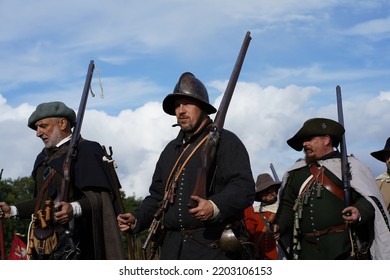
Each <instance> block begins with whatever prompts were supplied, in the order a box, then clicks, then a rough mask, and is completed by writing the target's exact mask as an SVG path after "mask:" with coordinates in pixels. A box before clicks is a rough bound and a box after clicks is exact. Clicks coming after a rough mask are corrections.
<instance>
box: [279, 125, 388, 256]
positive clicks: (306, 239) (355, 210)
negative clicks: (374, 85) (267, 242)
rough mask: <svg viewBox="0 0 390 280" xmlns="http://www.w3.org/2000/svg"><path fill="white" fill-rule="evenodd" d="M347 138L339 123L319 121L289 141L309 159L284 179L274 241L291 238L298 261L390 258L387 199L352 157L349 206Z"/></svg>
mask: <svg viewBox="0 0 390 280" xmlns="http://www.w3.org/2000/svg"><path fill="white" fill-rule="evenodd" d="M343 134H344V127H343V126H342V125H341V124H339V123H338V122H336V121H333V120H331V119H326V118H314V119H309V120H307V121H306V122H305V123H304V124H303V126H302V128H301V129H300V130H299V131H298V132H297V133H296V134H295V135H294V136H293V137H292V138H290V139H289V140H288V141H287V144H288V145H289V146H290V147H292V148H293V149H294V150H296V151H301V150H302V149H303V151H304V153H305V158H303V159H300V160H298V161H297V162H296V163H295V164H294V165H293V166H292V167H291V168H290V169H289V170H288V171H287V172H286V173H285V175H284V176H283V180H282V196H281V200H280V205H279V208H278V212H277V222H276V223H277V225H276V226H275V228H274V230H275V231H276V234H275V237H276V238H278V237H280V236H282V235H285V234H288V233H290V234H291V235H292V236H291V238H292V248H293V253H294V255H295V258H298V259H316V260H318V259H356V258H357V259H363V258H364V259H367V258H372V259H390V247H389V246H388V245H389V244H390V243H389V242H390V232H389V228H388V215H387V213H383V211H381V208H382V209H383V206H384V203H383V200H382V199H381V195H380V193H379V191H378V188H377V187H376V186H375V182H374V179H373V177H372V174H371V172H370V171H369V169H368V168H367V167H366V166H365V165H364V164H363V163H361V162H360V161H359V160H357V159H356V158H355V157H353V156H349V157H348V162H349V166H350V171H351V174H352V178H351V180H350V185H351V191H350V197H351V203H350V206H348V207H346V206H345V202H344V192H343V183H342V181H341V178H342V176H341V174H342V173H341V164H340V162H341V156H340V153H339V151H338V150H337V146H338V145H339V143H340V141H341V140H342V137H343ZM278 230H279V231H280V233H279V232H278Z"/></svg>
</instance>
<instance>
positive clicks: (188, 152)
mask: <svg viewBox="0 0 390 280" xmlns="http://www.w3.org/2000/svg"><path fill="white" fill-rule="evenodd" d="M207 137H208V134H206V136H204V137H203V138H199V139H200V141H199V139H198V141H195V142H193V143H190V144H188V145H187V147H185V148H184V150H183V151H182V152H181V154H180V156H179V157H178V158H177V160H176V162H175V164H174V165H173V168H172V170H171V173H170V174H169V177H168V180H167V182H166V184H165V189H164V190H165V191H166V190H167V188H168V186H169V182H170V181H171V180H172V176H173V174H175V177H174V178H173V180H177V179H178V177H179V175H180V173H181V172H182V171H183V169H184V167H185V165H186V164H187V162H188V161H189V160H190V158H191V157H192V155H193V154H194V153H195V151H196V150H197V149H198V148H199V147H200V146H201V145H202V144H203V143H204V142H205V141H206V139H207Z"/></svg>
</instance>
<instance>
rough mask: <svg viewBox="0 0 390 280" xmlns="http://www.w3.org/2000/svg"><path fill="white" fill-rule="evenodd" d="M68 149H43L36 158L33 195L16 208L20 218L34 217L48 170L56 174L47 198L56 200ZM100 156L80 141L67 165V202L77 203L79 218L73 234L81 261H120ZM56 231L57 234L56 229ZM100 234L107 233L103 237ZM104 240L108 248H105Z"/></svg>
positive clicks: (109, 183)
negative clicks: (68, 183) (52, 170)
mask: <svg viewBox="0 0 390 280" xmlns="http://www.w3.org/2000/svg"><path fill="white" fill-rule="evenodd" d="M68 147H69V142H68V143H65V144H64V145H62V146H61V147H60V148H58V149H55V151H49V150H48V149H46V148H45V149H43V150H42V151H41V153H39V154H38V156H37V158H36V161H35V163H34V169H33V171H32V177H33V179H34V181H35V183H36V184H35V195H34V198H33V199H32V200H29V201H25V202H22V203H19V204H17V205H16V207H17V209H18V212H19V217H20V218H31V214H32V213H34V208H35V207H36V204H37V201H38V197H37V194H38V193H39V190H40V188H41V187H42V184H43V182H44V180H43V178H42V175H43V174H44V171H45V169H46V168H47V167H48V166H50V167H51V168H53V169H55V170H56V176H55V177H54V182H53V183H51V184H50V185H49V188H48V195H49V196H50V197H51V199H53V201H54V200H55V199H58V195H59V193H60V191H61V183H62V178H63V163H64V160H65V158H66V154H67V151H68ZM103 156H104V151H103V149H102V147H101V146H100V145H99V144H98V143H97V142H93V141H88V140H84V139H82V140H81V141H80V142H79V144H78V149H77V157H76V159H75V160H74V162H72V165H71V167H72V168H71V170H70V177H71V179H70V181H71V182H70V192H69V193H70V195H69V202H73V201H77V202H79V203H80V205H81V209H82V215H81V217H79V218H75V234H76V235H77V239H80V240H79V241H80V244H79V245H80V248H81V256H80V258H82V259H107V258H109V259H123V258H124V247H123V244H122V240H121V235H120V232H119V229H118V227H117V222H116V215H117V214H118V213H116V212H115V209H114V208H115V207H114V202H113V201H112V197H113V195H112V194H113V187H114V186H113V183H112V179H111V177H110V176H111V174H110V169H109V168H110V167H109V164H108V163H107V162H105V161H103ZM43 199H46V198H43ZM56 230H57V231H58V232H61V228H60V227H58V226H57V227H56ZM104 231H107V233H106V234H105V235H104V234H103V232H104ZM104 238H105V239H104ZM107 239H109V242H110V244H109V245H110V246H105V245H106V243H107V241H106V240H107ZM108 247H110V248H108Z"/></svg>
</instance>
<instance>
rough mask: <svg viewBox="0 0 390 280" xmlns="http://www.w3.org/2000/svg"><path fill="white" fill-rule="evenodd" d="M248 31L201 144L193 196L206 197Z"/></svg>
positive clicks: (191, 201) (248, 36)
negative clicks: (208, 179)
mask: <svg viewBox="0 0 390 280" xmlns="http://www.w3.org/2000/svg"><path fill="white" fill-rule="evenodd" d="M251 39H252V38H251V36H250V32H249V31H248V32H247V33H246V35H245V38H244V41H243V43H242V46H241V49H240V52H239V54H238V57H237V60H236V63H235V65H234V68H233V71H232V74H231V76H230V79H229V82H228V85H227V87H226V90H225V92H224V94H223V98H222V101H221V104H220V105H219V108H218V111H217V115H216V117H215V120H214V123H213V125H212V127H211V130H210V132H209V136H208V139H207V141H206V143H205V144H204V146H203V149H202V151H201V162H202V166H201V167H200V168H199V170H198V174H197V178H196V181H195V186H194V190H193V192H192V195H193V196H199V197H201V198H205V197H206V184H207V175H208V173H209V171H210V168H211V166H212V164H213V162H214V157H215V153H216V150H217V145H218V142H219V138H220V134H221V131H222V129H223V125H224V123H225V118H226V113H227V110H228V107H229V104H230V100H231V99H232V96H233V92H234V89H235V87H236V84H237V80H238V77H239V75H240V72H241V68H242V64H243V63H244V58H245V55H246V52H247V50H248V47H249V43H250V40H251ZM187 206H188V207H189V208H194V207H196V206H197V202H196V201H195V200H193V199H190V200H189V202H188V204H187Z"/></svg>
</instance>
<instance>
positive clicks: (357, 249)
mask: <svg viewBox="0 0 390 280" xmlns="http://www.w3.org/2000/svg"><path fill="white" fill-rule="evenodd" d="M336 97H337V115H338V121H339V123H340V124H341V125H342V126H343V127H344V115H343V105H342V98H341V88H340V86H339V85H337V86H336ZM344 128H345V127H344ZM340 153H341V180H342V182H343V191H344V205H345V207H348V206H350V205H351V182H350V181H351V179H352V175H351V169H350V166H349V163H348V155H347V145H346V141H345V132H344V134H343V136H342V138H341V141H340ZM344 215H346V216H350V215H351V212H347V213H345V214H344ZM346 227H348V230H349V231H350V233H351V235H352V243H353V244H352V252H351V256H352V257H355V256H357V258H359V256H362V255H364V254H366V253H367V252H368V251H369V247H367V246H366V244H364V246H363V244H362V242H361V241H360V240H359V237H358V235H357V233H356V231H355V230H353V229H351V227H350V226H349V224H346Z"/></svg>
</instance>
